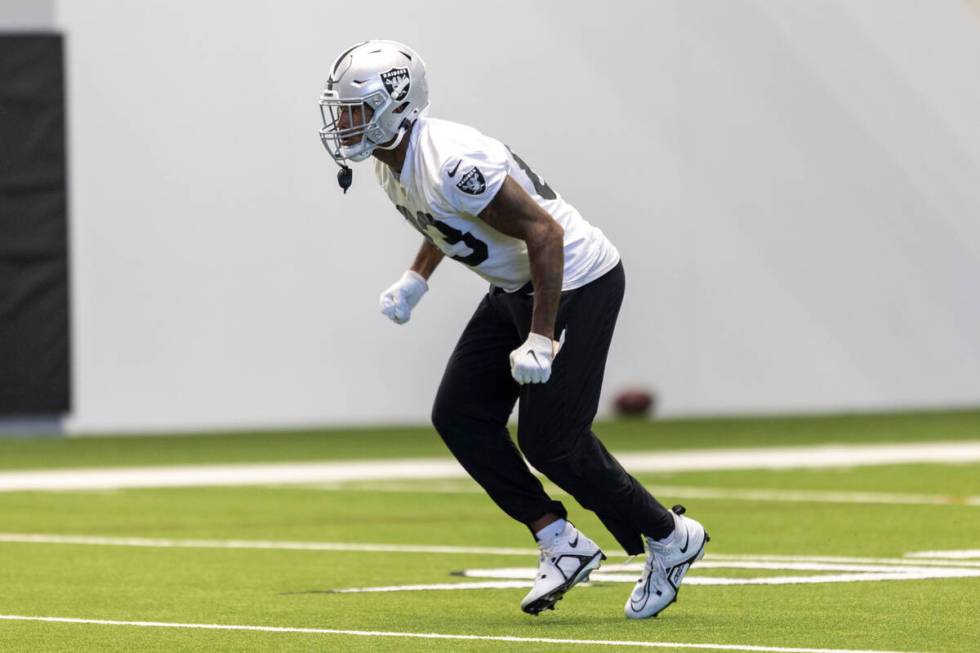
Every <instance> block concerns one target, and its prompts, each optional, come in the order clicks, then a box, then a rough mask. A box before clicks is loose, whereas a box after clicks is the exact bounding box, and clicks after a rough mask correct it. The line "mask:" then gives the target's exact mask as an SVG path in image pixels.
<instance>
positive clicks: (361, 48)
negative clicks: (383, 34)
mask: <svg viewBox="0 0 980 653" xmlns="http://www.w3.org/2000/svg"><path fill="white" fill-rule="evenodd" d="M428 106H429V85H428V82H427V81H426V78H425V64H424V63H423V61H422V58H421V57H419V55H418V54H417V53H416V52H415V51H414V50H412V49H411V48H410V47H408V46H407V45H403V44H402V43H398V42H396V41H364V42H363V43H358V44H357V45H355V46H353V47H350V48H348V49H347V50H345V51H344V53H343V54H341V55H340V56H339V57H337V60H336V61H335V62H334V64H333V67H332V68H331V69H330V77H329V78H328V79H327V87H326V89H325V90H324V91H323V93H322V94H321V95H320V115H321V117H322V118H323V129H321V130H320V140H322V141H323V145H324V147H326V148H327V152H329V154H330V156H331V157H333V159H334V161H336V162H337V163H338V164H341V166H343V162H344V161H363V160H364V159H366V158H368V157H369V156H371V153H372V152H373V151H374V150H375V148H381V149H386V150H391V149H394V148H395V147H397V146H398V144H399V143H400V142H401V140H402V138H404V136H405V134H406V133H407V132H408V131H409V129H410V127H411V125H412V123H413V122H415V119H416V118H418V116H419V115H420V114H421V113H422V112H423V111H424V110H425V109H426V108H427V107H428ZM358 137H359V138H358Z"/></svg>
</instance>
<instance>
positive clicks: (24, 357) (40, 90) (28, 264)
mask: <svg viewBox="0 0 980 653" xmlns="http://www.w3.org/2000/svg"><path fill="white" fill-rule="evenodd" d="M65 169H66V161H65V97H64V66H63V54H62V39H61V37H60V36H59V35H54V34H0V415H51V414H60V413H66V412H68V410H69V409H70V407H71V403H70V401H71V393H70V368H69V360H70V349H69V326H68V318H69V305H68V300H69V298H68V224H67V222H68V221H67V195H66V173H65Z"/></svg>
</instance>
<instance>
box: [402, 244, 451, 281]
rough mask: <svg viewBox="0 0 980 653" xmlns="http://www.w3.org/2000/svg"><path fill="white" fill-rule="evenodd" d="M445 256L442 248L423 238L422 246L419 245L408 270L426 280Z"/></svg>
mask: <svg viewBox="0 0 980 653" xmlns="http://www.w3.org/2000/svg"><path fill="white" fill-rule="evenodd" d="M445 256H446V255H445V254H443V253H442V250H441V249H439V248H438V247H436V246H435V245H433V244H432V243H431V242H430V241H429V240H427V239H426V240H423V241H422V246H421V247H419V253H418V254H416V255H415V261H414V262H413V263H412V267H410V268H409V270H411V271H412V272H415V273H416V274H418V275H419V276H421V277H422V278H424V279H425V280H427V281H428V279H429V277H431V276H432V273H433V272H434V271H435V269H436V268H437V267H438V266H439V263H441V262H442V259H443V258H445Z"/></svg>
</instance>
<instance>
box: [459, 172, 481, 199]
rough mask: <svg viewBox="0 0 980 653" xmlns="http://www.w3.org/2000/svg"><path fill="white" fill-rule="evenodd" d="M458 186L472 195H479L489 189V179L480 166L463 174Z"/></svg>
mask: <svg viewBox="0 0 980 653" xmlns="http://www.w3.org/2000/svg"><path fill="white" fill-rule="evenodd" d="M456 188H458V189H460V190H461V191H463V192H464V193H468V194H470V195H479V194H480V193H482V192H483V191H485V190H486V189H487V180H486V179H484V178H483V173H482V172H480V169H479V168H473V169H471V170H470V171H469V172H467V173H466V174H465V175H463V177H462V178H461V179H460V180H459V183H457V184H456Z"/></svg>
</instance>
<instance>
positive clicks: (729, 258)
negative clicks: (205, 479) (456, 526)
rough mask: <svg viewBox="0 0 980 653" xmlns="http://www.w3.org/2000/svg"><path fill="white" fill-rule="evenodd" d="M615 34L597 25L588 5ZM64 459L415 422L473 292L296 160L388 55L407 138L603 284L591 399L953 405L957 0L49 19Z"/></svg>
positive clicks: (965, 179) (978, 97) (975, 134)
mask: <svg viewBox="0 0 980 653" xmlns="http://www.w3.org/2000/svg"><path fill="white" fill-rule="evenodd" d="M617 7H618V9H617ZM55 22H56V25H57V26H58V27H60V28H61V29H63V30H64V31H65V32H66V35H67V39H68V41H67V51H68V53H69V60H68V79H69V83H70V89H69V92H70V95H69V98H70V124H69V133H70V157H71V161H70V170H71V179H70V185H71V192H72V212H71V220H72V222H71V225H72V226H71V230H72V259H73V319H74V375H75V405H76V407H75V411H74V414H73V416H72V417H71V419H70V421H69V424H68V426H69V428H70V429H71V430H74V431H82V432H84V431H96V430H103V429H110V430H128V429H143V428H147V429H168V428H202V427H203V428H211V427H234V426H242V425H246V426H270V425H284V426H288V425H301V424H321V423H361V422H395V421H401V420H408V421H418V422H422V421H425V420H426V419H427V416H428V411H429V406H430V401H431V397H432V395H433V393H434V391H435V387H436V385H437V383H438V380H439V377H440V374H441V372H442V368H443V366H444V363H445V360H446V358H447V356H448V354H449V352H450V350H451V348H452V346H453V344H454V342H455V339H456V337H457V336H458V333H459V331H460V330H461V329H462V327H463V325H464V324H465V322H466V320H467V319H468V317H469V314H470V313H471V311H472V309H473V308H474V307H475V305H476V304H477V302H478V301H479V298H480V294H481V293H482V292H483V291H484V290H485V284H483V282H482V281H480V280H479V278H478V277H476V276H475V275H473V274H472V273H470V272H469V271H467V270H466V269H465V268H463V267H462V266H460V265H457V264H455V263H454V262H452V261H447V262H445V263H444V264H443V266H442V268H441V269H440V270H439V271H438V272H437V273H436V275H435V276H434V278H433V281H432V283H431V288H432V291H431V292H430V293H429V294H428V295H427V296H426V298H425V299H424V300H423V303H422V304H421V305H420V306H419V308H418V309H417V312H416V314H415V316H414V317H413V319H412V321H411V322H410V323H409V324H408V325H406V326H404V327H397V326H394V325H393V324H391V323H389V322H388V321H387V320H386V319H385V318H383V317H382V316H380V315H379V314H378V312H377V307H376V301H377V295H378V293H379V292H380V291H381V290H382V289H383V288H384V287H386V286H387V285H388V284H389V283H390V282H391V281H393V280H394V279H395V278H397V276H398V275H399V274H400V273H401V271H402V270H403V269H404V268H405V267H406V266H407V265H408V264H409V263H410V261H411V259H412V256H413V254H414V252H415V249H416V248H417V245H418V237H417V234H416V233H415V232H414V231H412V230H411V229H409V228H408V226H407V225H406V224H405V223H404V220H403V219H402V218H401V216H399V214H398V213H397V212H396V211H395V210H394V208H393V207H392V206H390V204H389V203H388V202H387V200H386V199H385V198H384V197H383V195H382V193H381V192H380V190H379V189H378V188H377V187H376V185H375V184H374V181H373V176H372V175H371V172H370V169H369V164H362V165H360V166H359V167H358V168H357V169H356V170H355V176H354V186H353V188H352V189H351V191H350V193H349V194H348V195H347V196H344V195H342V194H341V192H340V190H339V188H338V187H337V185H336V183H335V180H334V176H335V170H336V168H335V167H334V165H333V163H332V162H331V161H330V160H329V158H328V157H327V155H326V154H325V153H324V152H323V151H322V149H321V146H320V143H319V141H318V139H317V136H316V129H317V128H318V127H319V114H318V110H317V106H316V97H317V95H318V93H319V91H320V87H321V85H322V83H323V81H324V79H325V77H326V75H327V72H328V66H329V64H330V62H331V61H332V59H333V57H334V56H335V55H336V54H337V53H338V52H339V51H340V50H342V49H343V48H345V47H346V46H348V45H350V44H351V43H353V42H356V41H359V40H363V39H366V38H392V39H396V40H402V41H405V42H407V43H409V44H411V45H412V46H413V47H415V48H416V49H417V50H418V51H419V52H420V53H421V54H422V56H423V57H424V58H425V60H426V62H427V64H428V66H429V70H430V86H431V90H432V114H433V115H434V116H437V117H443V118H448V119H452V120H458V121H461V122H467V123H470V124H473V125H474V126H476V127H478V128H480V129H482V130H483V131H485V132H487V133H489V134H492V135H494V136H497V137H499V138H501V139H502V140H504V141H505V142H507V143H509V144H511V145H512V146H513V147H514V148H515V149H516V150H517V151H519V152H520V153H521V154H522V156H523V157H524V158H525V159H526V160H527V161H529V162H530V164H531V165H532V166H533V167H534V168H535V170H537V171H539V172H541V173H542V174H543V176H544V177H546V178H547V179H548V181H549V183H550V184H551V185H552V186H553V187H554V188H556V189H557V190H558V191H559V192H560V193H562V194H563V195H564V196H565V197H566V198H568V199H569V200H570V201H571V202H572V203H574V204H575V205H576V206H578V208H579V209H580V210H581V212H582V213H583V214H584V215H585V216H586V218H587V219H589V220H591V221H593V222H595V223H596V224H598V225H599V226H601V227H602V229H603V230H604V231H605V232H606V233H607V234H608V235H609V236H610V237H611V238H612V239H613V240H614V242H615V243H616V244H617V245H618V247H619V248H620V250H621V252H622V253H623V256H624V262H625V265H626V269H627V275H628V289H627V298H626V303H625V306H624V310H623V313H622V316H621V319H620V326H619V328H618V332H617V338H616V341H615V342H614V346H613V350H612V352H611V358H610V361H609V365H608V370H607V377H606V379H607V380H606V390H607V395H608V394H611V393H612V391H614V390H615V389H617V388H620V387H622V386H624V385H627V384H642V385H649V386H653V387H655V388H656V389H657V391H658V393H659V395H660V398H661V400H662V409H663V412H665V413H669V414H690V413H712V412H721V411H723V412H748V411H791V410H837V409H855V408H880V407H894V406H930V405H949V404H963V403H974V404H975V403H978V402H980V220H978V217H980V120H978V119H977V116H980V75H978V74H977V71H978V70H980V15H978V14H977V13H976V5H975V4H971V2H969V1H968V0H932V1H930V2H928V3H926V2H920V1H918V0H823V1H820V2H814V1H812V0H791V1H790V0H737V1H736V0H732V1H728V0H726V1H722V0H714V1H708V0H685V1H683V2H678V1H676V0H670V1H668V0H661V1H657V2H644V3H640V2H622V3H613V4H607V5H597V4H596V3H594V2H583V1H575V2H568V1H563V2H557V1H550V2H543V1H542V2H534V3H529V2H523V1H518V0H502V1H499V2H496V3H492V4H483V5H472V4H470V5H467V4H466V3H458V2H449V1H447V0H439V1H430V2H424V3H409V4H406V3H404V2H393V1H391V0H378V1H376V2H373V3H369V4H367V5H364V4H363V3H361V4H358V3H349V2H318V1H314V0H295V1H289V2H266V1H264V0H241V1H239V2H236V3H228V2H225V1H219V0H141V1H139V2H123V1H122V0H114V1H113V0H86V1H85V2H81V1H73V0H58V1H57V2H56V3H55Z"/></svg>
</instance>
